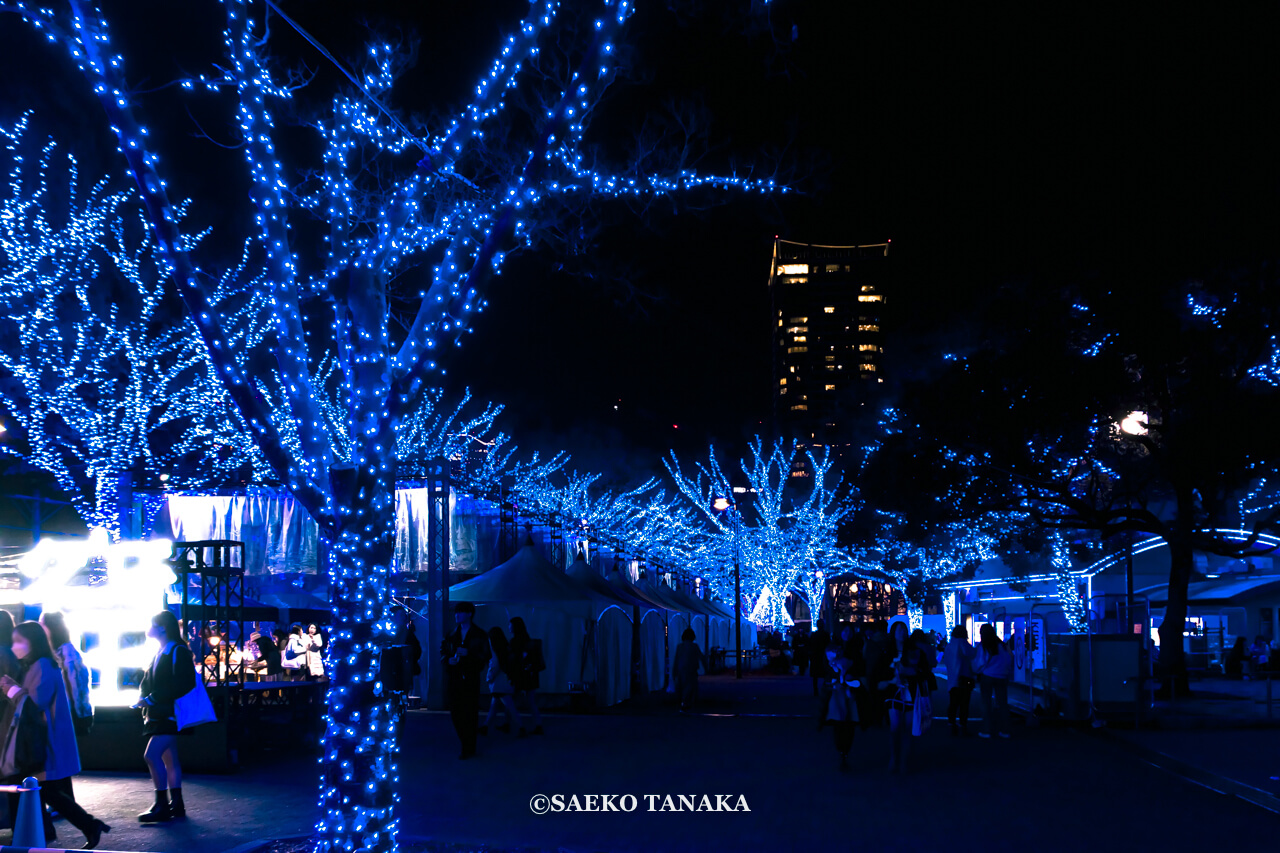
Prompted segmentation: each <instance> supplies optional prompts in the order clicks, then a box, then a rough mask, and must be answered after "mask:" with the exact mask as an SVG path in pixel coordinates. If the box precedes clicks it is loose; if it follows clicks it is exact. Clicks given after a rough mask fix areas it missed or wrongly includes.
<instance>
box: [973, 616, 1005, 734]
mask: <svg viewBox="0 0 1280 853" xmlns="http://www.w3.org/2000/svg"><path fill="white" fill-rule="evenodd" d="M973 671H974V673H975V674H976V675H977V676H978V688H979V690H980V691H981V692H982V706H983V708H985V709H986V712H987V720H986V728H985V729H984V730H983V731H980V732H978V736H979V737H984V738H989V737H991V736H992V735H994V734H998V735H1000V737H1005V738H1007V737H1008V736H1009V676H1011V675H1012V674H1013V655H1011V654H1009V650H1008V649H1006V648H1005V647H1004V643H1002V642H1000V637H999V635H997V634H996V629H995V628H994V627H992V626H991V625H990V624H987V625H983V626H982V628H981V629H980V630H979V631H978V653H977V655H975V657H974V662H973Z"/></svg>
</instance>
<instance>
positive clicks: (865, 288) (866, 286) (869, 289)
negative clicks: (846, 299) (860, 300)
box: [862, 284, 875, 293]
mask: <svg viewBox="0 0 1280 853" xmlns="http://www.w3.org/2000/svg"><path fill="white" fill-rule="evenodd" d="M873 290H875V287H873V286H872V285H870V284H864V285H862V292H863V293H870V292H872V291H873Z"/></svg>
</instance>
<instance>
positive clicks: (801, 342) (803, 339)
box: [795, 335, 809, 344]
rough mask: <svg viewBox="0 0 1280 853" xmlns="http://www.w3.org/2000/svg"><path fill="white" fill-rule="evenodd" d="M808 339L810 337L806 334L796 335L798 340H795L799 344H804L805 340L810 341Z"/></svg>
mask: <svg viewBox="0 0 1280 853" xmlns="http://www.w3.org/2000/svg"><path fill="white" fill-rule="evenodd" d="M808 340H809V339H808V338H806V337H805V336H804V335H796V340H795V342H796V343H798V344H803V343H805V342H806V341H808Z"/></svg>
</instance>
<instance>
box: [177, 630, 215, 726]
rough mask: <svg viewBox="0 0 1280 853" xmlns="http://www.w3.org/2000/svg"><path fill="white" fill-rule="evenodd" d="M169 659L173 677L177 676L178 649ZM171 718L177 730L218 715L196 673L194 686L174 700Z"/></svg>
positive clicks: (207, 721)
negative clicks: (175, 723)
mask: <svg viewBox="0 0 1280 853" xmlns="http://www.w3.org/2000/svg"><path fill="white" fill-rule="evenodd" d="M169 660H170V663H172V664H173V670H174V677H175V678H177V669H178V650H177V648H176V647H175V648H174V650H173V654H172V655H171V656H170V659H169ZM193 674H194V673H193ZM173 718H174V720H176V721H177V723H178V731H183V730H185V729H189V728H192V727H194V726H200V725H204V724H205V723H212V722H216V721H217V719H218V715H217V714H215V713H214V711H213V703H212V702H210V701H209V693H208V691H206V690H205V689H204V679H203V678H201V677H200V676H199V675H196V686H195V687H193V688H191V692H189V693H187V695H185V696H180V697H178V699H176V700H175V701H174V703H173Z"/></svg>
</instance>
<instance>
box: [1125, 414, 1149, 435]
mask: <svg viewBox="0 0 1280 853" xmlns="http://www.w3.org/2000/svg"><path fill="white" fill-rule="evenodd" d="M1120 431H1121V432H1122V433H1124V434H1125V435H1135V436H1136V435H1146V434H1147V413H1146V412H1130V413H1129V414H1127V415H1125V417H1124V420H1122V421H1120Z"/></svg>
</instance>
